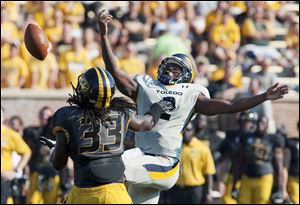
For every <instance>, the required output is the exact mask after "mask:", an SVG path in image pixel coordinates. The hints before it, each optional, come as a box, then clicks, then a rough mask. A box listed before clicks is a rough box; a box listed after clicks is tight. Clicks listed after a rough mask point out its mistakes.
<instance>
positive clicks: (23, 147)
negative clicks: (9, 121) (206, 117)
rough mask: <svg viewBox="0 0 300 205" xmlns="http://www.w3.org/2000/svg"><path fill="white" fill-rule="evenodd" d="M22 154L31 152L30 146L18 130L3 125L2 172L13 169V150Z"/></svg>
mask: <svg viewBox="0 0 300 205" xmlns="http://www.w3.org/2000/svg"><path fill="white" fill-rule="evenodd" d="M13 151H15V152H17V153H18V154H20V155H25V154H30V153H31V151H30V148H29V147H28V145H27V144H26V143H25V141H24V140H23V138H22V136H20V135H19V134H18V133H17V132H15V131H14V130H12V129H11V128H9V127H7V126H5V125H3V124H2V125H1V173H2V172H5V171H11V170H13V167H12V152H13Z"/></svg>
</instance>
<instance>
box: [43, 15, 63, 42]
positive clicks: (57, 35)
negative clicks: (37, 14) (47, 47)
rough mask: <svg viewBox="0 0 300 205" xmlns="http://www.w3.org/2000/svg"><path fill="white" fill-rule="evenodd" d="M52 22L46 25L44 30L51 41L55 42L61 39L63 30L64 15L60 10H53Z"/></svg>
mask: <svg viewBox="0 0 300 205" xmlns="http://www.w3.org/2000/svg"><path fill="white" fill-rule="evenodd" d="M53 15H54V20H53V21H54V22H53V23H52V25H49V26H47V27H46V28H45V29H44V30H45V33H46V35H47V37H48V40H49V41H50V42H51V43H55V44H56V43H57V42H59V41H60V40H61V39H62V36H63V30H64V16H63V13H62V11H61V10H59V9H57V10H55V11H54V14H53Z"/></svg>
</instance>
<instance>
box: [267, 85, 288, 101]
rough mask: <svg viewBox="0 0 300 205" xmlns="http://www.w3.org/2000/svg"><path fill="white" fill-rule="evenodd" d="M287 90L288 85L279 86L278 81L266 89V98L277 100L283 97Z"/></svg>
mask: <svg viewBox="0 0 300 205" xmlns="http://www.w3.org/2000/svg"><path fill="white" fill-rule="evenodd" d="M288 92H289V87H288V86H287V85H281V86H279V83H276V84H275V85H273V86H271V87H270V88H268V90H267V99H268V100H277V99H280V98H283V96H284V95H286V94H287V93H288Z"/></svg>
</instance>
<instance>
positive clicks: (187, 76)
mask: <svg viewBox="0 0 300 205" xmlns="http://www.w3.org/2000/svg"><path fill="white" fill-rule="evenodd" d="M170 66H173V67H175V68H178V69H179V70H180V71H181V73H180V75H178V76H177V77H173V78H172V77H171V76H169V75H168V74H166V69H167V68H168V67H170ZM194 70H195V63H194V61H193V60H192V59H191V58H190V57H188V56H187V55H185V54H182V53H177V54H174V55H172V56H170V57H167V58H165V59H164V60H163V61H162V62H161V64H160V65H159V67H158V80H159V81H160V82H161V83H163V84H165V85H174V84H177V83H191V82H192V81H193V79H194V73H195V71H194Z"/></svg>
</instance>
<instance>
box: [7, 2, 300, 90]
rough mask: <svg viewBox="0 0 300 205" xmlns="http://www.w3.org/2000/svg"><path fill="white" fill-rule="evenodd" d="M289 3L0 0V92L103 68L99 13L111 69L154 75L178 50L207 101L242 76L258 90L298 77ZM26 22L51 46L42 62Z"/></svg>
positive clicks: (57, 83)
mask: <svg viewBox="0 0 300 205" xmlns="http://www.w3.org/2000/svg"><path fill="white" fill-rule="evenodd" d="M289 3H291V2H288V1H253V2H245V1H219V2H217V1H209V2H189V1H176V2H175V1H158V2H156V1H147V2H146V1H145V2H143V1H141V2H136V1H135V2H118V1H117V2H96V1H81V2H80V1H77V2H73V1H41V2H31V1H27V2H26V1H23V2H22V1H19V2H9V1H7V2H5V1H4V2H3V1H2V2H1V88H38V89H49V88H65V87H68V86H70V82H72V83H73V84H74V85H76V81H77V76H78V74H80V73H82V72H83V71H84V70H86V69H88V68H90V67H91V66H104V63H103V59H102V55H101V49H100V45H99V36H98V34H97V32H98V29H97V26H96V23H95V21H96V17H97V14H98V13H99V11H100V10H102V9H106V10H107V12H109V13H111V14H112V15H113V16H114V21H113V23H112V24H111V26H110V27H109V38H110V42H111V43H112V46H113V50H114V52H115V53H116V55H117V57H118V59H119V61H118V63H119V64H118V65H119V67H120V68H121V69H123V70H124V71H126V72H128V73H129V74H131V75H135V74H140V73H147V74H149V75H151V76H153V77H155V75H156V72H157V67H158V65H159V64H160V62H161V60H162V59H163V58H164V57H166V56H169V55H171V54H174V53H176V52H181V53H186V54H191V55H192V56H193V57H194V59H195V61H196V64H197V69H196V78H195V82H197V83H201V84H203V85H205V86H210V84H212V85H211V87H212V96H214V95H215V93H216V91H218V90H219V89H221V90H224V89H227V88H244V86H245V82H244V81H243V77H244V76H248V77H253V76H254V77H255V78H258V79H259V81H260V85H261V89H265V88H266V87H268V86H269V85H270V84H272V83H273V82H274V80H275V78H276V77H298V69H299V38H298V35H299V13H298V12H299V10H297V9H294V8H290V6H286V5H288V4H289ZM292 3H295V4H297V2H292ZM29 23H36V24H38V25H39V26H40V27H41V28H42V29H43V30H44V31H45V33H46V35H47V36H48V39H49V42H51V43H50V44H51V45H50V48H49V49H50V52H49V54H48V56H47V58H46V59H45V60H44V61H38V60H36V59H34V58H33V57H31V55H30V54H29V53H28V51H27V50H26V48H25V44H24V40H23V39H24V38H23V36H24V31H25V29H26V27H27V25H28V24H29ZM293 89H295V90H297V91H298V90H299V88H298V85H296V86H295V87H294V88H293Z"/></svg>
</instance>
